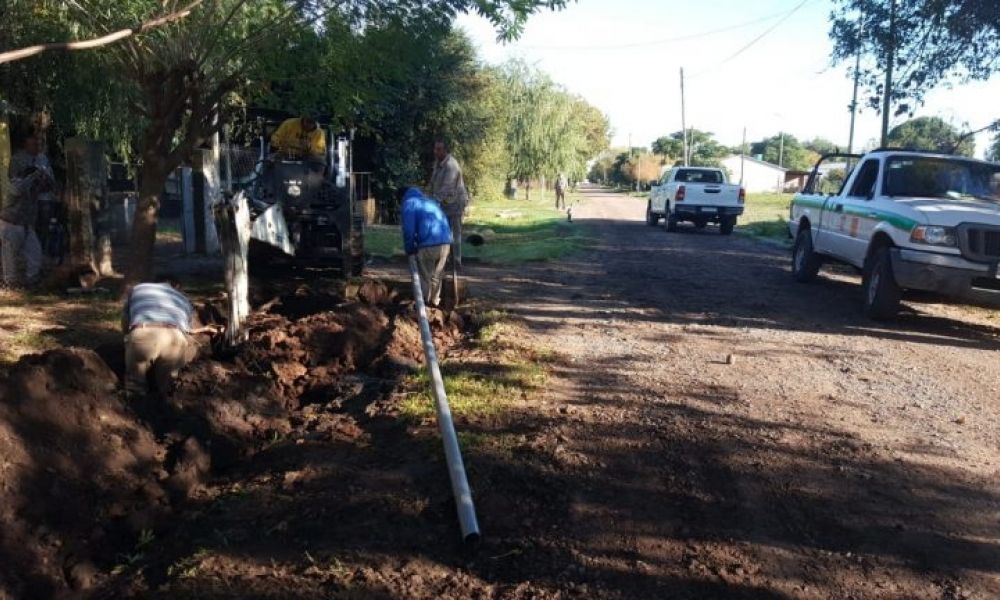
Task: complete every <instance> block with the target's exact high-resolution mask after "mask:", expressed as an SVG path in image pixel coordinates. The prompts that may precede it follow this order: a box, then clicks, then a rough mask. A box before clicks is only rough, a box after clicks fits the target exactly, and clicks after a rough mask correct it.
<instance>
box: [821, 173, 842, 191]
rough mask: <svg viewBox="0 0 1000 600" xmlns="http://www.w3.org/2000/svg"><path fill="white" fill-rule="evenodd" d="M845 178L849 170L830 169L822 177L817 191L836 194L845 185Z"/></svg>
mask: <svg viewBox="0 0 1000 600" xmlns="http://www.w3.org/2000/svg"><path fill="white" fill-rule="evenodd" d="M845 179H847V171H845V170H844V169H830V170H829V171H827V173H826V174H825V175H823V176H822V177H821V178H820V180H819V186H818V189H817V191H818V192H819V193H821V194H836V193H837V192H839V191H840V188H841V187H843V185H844V180H845Z"/></svg>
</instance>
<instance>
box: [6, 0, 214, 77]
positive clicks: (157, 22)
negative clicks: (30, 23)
mask: <svg viewBox="0 0 1000 600" xmlns="http://www.w3.org/2000/svg"><path fill="white" fill-rule="evenodd" d="M202 2H204V0H194V1H193V2H191V3H190V4H188V5H187V6H185V7H184V8H182V9H181V10H178V11H176V12H172V13H170V14H166V15H162V16H160V17H157V18H155V19H150V20H149V21H145V22H143V23H140V24H139V25H136V26H135V27H129V28H126V29H119V30H118V31H114V32H112V33H109V34H107V35H102V36H100V37H96V38H93V39H89V40H80V41H76V42H51V43H48V44H38V45H36V46H28V47H26V48H19V49H17V50H10V51H8V52H0V65H2V64H4V63H9V62H14V61H17V60H22V59H25V58H30V57H32V56H37V55H39V54H41V53H43V52H48V51H51V50H89V49H92V48H100V47H101V46H107V45H109V44H113V43H115V42H118V41H121V40H123V39H125V38H128V37H131V36H133V35H136V34H139V33H143V32H146V31H149V30H150V29H155V28H157V27H161V26H163V25H167V24H169V23H173V22H175V21H180V20H181V19H183V18H185V17H187V16H188V15H190V14H191V12H192V11H194V9H195V8H197V7H198V5H199V4H201V3H202Z"/></svg>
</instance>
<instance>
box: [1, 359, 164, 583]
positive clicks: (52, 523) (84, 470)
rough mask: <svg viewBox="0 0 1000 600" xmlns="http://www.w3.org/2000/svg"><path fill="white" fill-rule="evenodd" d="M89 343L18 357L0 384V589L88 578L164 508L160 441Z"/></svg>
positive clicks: (73, 581) (81, 580)
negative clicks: (87, 347) (87, 346)
mask: <svg viewBox="0 0 1000 600" xmlns="http://www.w3.org/2000/svg"><path fill="white" fill-rule="evenodd" d="M117 388H118V378H117V376H116V375H115V373H114V372H112V371H111V370H110V369H109V368H108V367H107V365H105V363H104V361H102V360H101V358H100V357H99V356H98V355H97V354H95V353H94V352H91V351H89V350H81V349H60V350H54V351H51V352H48V353H46V354H44V355H41V356H31V357H27V358H25V359H23V360H22V361H20V362H19V363H18V364H17V365H16V366H15V367H14V368H13V369H12V370H11V373H10V377H9V378H8V379H7V381H6V382H4V385H2V386H0V530H2V533H0V563H2V564H3V565H4V566H3V568H2V569H0V586H2V587H0V597H3V596H4V592H5V591H6V593H7V594H8V595H9V597H11V598H24V597H49V596H53V595H55V594H56V592H57V591H59V590H60V589H65V588H68V587H76V588H83V587H88V586H89V585H90V584H91V583H92V579H93V577H94V575H95V574H96V572H97V568H96V567H95V564H107V563H109V562H113V561H114V559H115V556H114V552H113V551H111V549H113V548H118V547H123V546H125V545H126V544H127V540H129V539H130V538H133V537H134V536H132V535H131V532H132V531H141V530H143V529H146V528H149V527H151V526H152V523H153V522H154V520H155V519H156V518H157V517H158V516H159V515H160V514H162V511H163V509H164V507H165V503H166V491H165V488H164V487H163V485H162V482H163V481H164V480H165V479H166V478H167V477H169V474H168V473H166V472H165V471H163V467H164V464H165V458H166V451H165V447H164V446H163V445H162V444H161V443H159V442H158V441H157V440H156V439H155V436H154V435H153V433H152V432H151V431H150V430H149V429H148V428H147V427H145V426H144V425H143V424H142V423H141V422H139V421H138V420H137V419H136V416H135V414H134V413H133V412H132V411H131V410H130V409H129V408H128V407H127V405H126V403H125V402H124V399H123V398H122V395H121V393H120V392H118V391H117Z"/></svg>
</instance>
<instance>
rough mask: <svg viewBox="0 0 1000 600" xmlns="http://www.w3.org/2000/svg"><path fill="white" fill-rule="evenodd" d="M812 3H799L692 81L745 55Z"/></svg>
mask: <svg viewBox="0 0 1000 600" xmlns="http://www.w3.org/2000/svg"><path fill="white" fill-rule="evenodd" d="M812 1H813V0H802V2H799V3H798V4H796V5H795V7H794V8H793V9H792V10H790V11H788V12H787V13H785V14H784V15H783V16H782V17H781V18H780V19H778V21H777V22H776V23H775V24H774V25H771V26H770V27H768V28H767V29H765V30H764V32H763V33H761V34H760V35H758V36H757V37H755V38H754V39H752V40H750V41H749V42H748V43H747V44H746V45H744V46H743V47H741V48H740V49H739V50H737V51H736V52H734V53H733V54H731V55H730V56H728V57H727V58H724V59H723V60H721V61H720V62H718V63H717V64H715V65H714V66H711V67H709V68H707V69H705V70H704V71H700V72H698V73H695V74H694V75H691V77H690V79H693V78H695V77H700V76H702V75H704V74H705V73H708V72H709V71H712V70H715V69H717V68H719V67H721V66H722V65H724V64H726V63H728V62H729V61H731V60H733V59H734V58H736V57H738V56H739V55H741V54H743V53H744V52H746V51H747V50H749V49H750V48H752V47H753V46H754V45H755V44H756V43H757V42H759V41H761V40H762V39H764V38H765V37H767V36H768V35H769V34H770V33H771V32H773V31H774V30H775V29H777V28H778V27H779V26H781V24H782V23H784V22H785V21H787V20H788V19H790V18H792V15H794V14H795V13H797V12H799V10H800V9H801V8H802V7H803V6H805V5H806V4H809V3H810V2H812Z"/></svg>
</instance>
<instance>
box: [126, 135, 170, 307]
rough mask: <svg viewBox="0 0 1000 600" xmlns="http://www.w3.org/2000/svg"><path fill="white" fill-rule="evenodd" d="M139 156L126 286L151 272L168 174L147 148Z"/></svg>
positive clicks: (140, 280)
mask: <svg viewBox="0 0 1000 600" xmlns="http://www.w3.org/2000/svg"><path fill="white" fill-rule="evenodd" d="M142 159H143V166H142V169H141V170H140V172H139V201H138V202H137V203H136V207H135V219H134V221H133V223H132V241H131V243H130V245H129V261H128V267H127V271H126V273H125V285H126V287H128V286H130V285H134V284H136V283H141V282H142V281H147V280H149V278H150V276H151V275H152V273H153V247H154V245H155V244H156V224H157V221H158V219H159V215H160V195H161V194H162V193H163V188H164V186H165V185H166V183H167V176H168V175H169V174H170V173H169V170H168V169H167V168H166V166H165V165H164V164H163V162H162V160H161V159H160V158H159V157H158V156H157V155H156V153H154V152H150V150H149V149H148V148H146V149H144V151H143V156H142Z"/></svg>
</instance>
